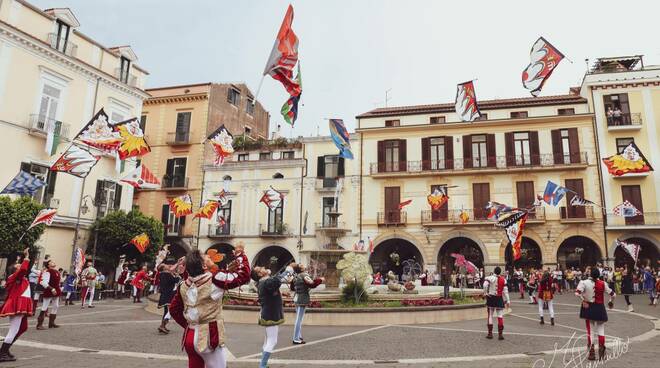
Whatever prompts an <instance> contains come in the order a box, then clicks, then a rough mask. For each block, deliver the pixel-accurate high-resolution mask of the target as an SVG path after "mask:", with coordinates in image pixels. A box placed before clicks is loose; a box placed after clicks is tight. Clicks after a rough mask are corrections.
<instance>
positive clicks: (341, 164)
mask: <svg viewBox="0 0 660 368" xmlns="http://www.w3.org/2000/svg"><path fill="white" fill-rule="evenodd" d="M344 162H346V161H345V160H344V158H343V157H339V162H338V163H337V175H338V176H339V177H340V178H343V177H344V172H345V169H344Z"/></svg>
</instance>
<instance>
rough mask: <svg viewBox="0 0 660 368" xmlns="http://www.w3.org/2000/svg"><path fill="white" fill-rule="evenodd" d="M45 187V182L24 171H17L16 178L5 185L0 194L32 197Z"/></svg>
mask: <svg viewBox="0 0 660 368" xmlns="http://www.w3.org/2000/svg"><path fill="white" fill-rule="evenodd" d="M45 185H46V182H45V181H43V180H41V179H39V178H37V177H36V176H32V175H30V174H28V173H26V172H25V171H22V170H21V171H19V172H18V174H16V176H14V178H13V179H11V181H10V182H9V184H7V186H6V187H5V189H3V190H2V192H0V194H20V195H30V196H31V195H33V194H34V193H35V192H36V191H37V190H39V188H41V187H43V186H45Z"/></svg>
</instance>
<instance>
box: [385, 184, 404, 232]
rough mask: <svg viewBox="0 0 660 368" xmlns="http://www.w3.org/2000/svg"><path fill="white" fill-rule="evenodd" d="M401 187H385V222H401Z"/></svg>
mask: <svg viewBox="0 0 660 368" xmlns="http://www.w3.org/2000/svg"><path fill="white" fill-rule="evenodd" d="M399 203H401V188H399V187H385V223H387V224H398V223H399V222H401V211H399Z"/></svg>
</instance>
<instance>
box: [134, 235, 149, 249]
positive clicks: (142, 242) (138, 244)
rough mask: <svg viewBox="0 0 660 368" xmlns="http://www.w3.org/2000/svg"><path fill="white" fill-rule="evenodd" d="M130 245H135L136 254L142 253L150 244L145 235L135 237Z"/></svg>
mask: <svg viewBox="0 0 660 368" xmlns="http://www.w3.org/2000/svg"><path fill="white" fill-rule="evenodd" d="M130 243H131V244H133V245H135V248H137V250H138V252H140V253H144V251H145V250H147V247H148V246H149V243H150V241H149V236H148V235H147V233H142V234H140V235H136V236H135V237H134V238H133V239H131V241H130Z"/></svg>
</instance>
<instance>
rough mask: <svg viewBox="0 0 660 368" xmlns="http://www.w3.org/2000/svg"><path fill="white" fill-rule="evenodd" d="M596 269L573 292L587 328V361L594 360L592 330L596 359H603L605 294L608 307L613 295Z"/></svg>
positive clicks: (605, 311)
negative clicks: (607, 296)
mask: <svg viewBox="0 0 660 368" xmlns="http://www.w3.org/2000/svg"><path fill="white" fill-rule="evenodd" d="M599 277H600V272H599V271H598V269H597V268H594V269H592V270H591V277H589V278H588V279H587V280H582V281H580V283H579V284H578V286H577V289H576V290H575V295H577V296H578V297H579V298H580V299H581V300H582V307H581V308H580V318H582V319H584V320H585V323H586V326H587V347H588V349H589V357H588V359H589V360H595V359H596V353H595V351H594V344H593V340H592V333H593V330H594V329H595V330H596V333H598V359H599V360H602V359H603V358H604V357H605V322H607V310H606V309H605V294H609V295H610V302H609V303H608V305H609V307H610V308H611V307H612V305H613V304H612V300H614V297H615V295H616V294H615V293H614V291H613V290H612V289H610V286H609V285H608V284H607V282H605V281H603V280H601V279H600V278H599Z"/></svg>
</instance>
